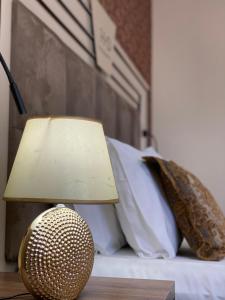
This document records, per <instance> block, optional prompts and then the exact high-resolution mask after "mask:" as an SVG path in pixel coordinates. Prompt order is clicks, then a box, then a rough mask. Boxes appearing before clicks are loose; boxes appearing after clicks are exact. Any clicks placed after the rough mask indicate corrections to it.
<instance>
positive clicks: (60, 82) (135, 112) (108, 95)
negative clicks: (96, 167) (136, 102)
mask: <svg viewBox="0 0 225 300" xmlns="http://www.w3.org/2000/svg"><path fill="white" fill-rule="evenodd" d="M12 20H13V22H12V48H11V70H12V73H13V74H14V77H15V79H16V81H17V83H18V86H19V87H20V89H21V93H22V95H23V98H24V99H25V105H26V108H27V111H28V114H27V115H25V116H21V115H19V114H18V112H17V110H16V107H15V105H14V102H13V100H12V99H11V100H10V120H9V155H8V173H9V172H10V170H11V167H12V163H13V161H14V158H15V155H16V151H17V148H18V145H19V142H20V138H21V135H22V132H23V129H24V126H25V122H26V120H27V119H28V118H29V117H32V116H38V115H72V116H82V117H89V118H94V119H98V120H101V121H102V123H103V127H104V131H105V134H106V135H107V136H110V137H113V138H117V139H119V140H121V141H124V142H126V143H129V144H131V145H133V146H136V147H139V146H140V134H141V130H140V106H139V107H138V108H137V107H136V108H135V107H134V106H133V105H130V104H129V103H128V102H127V101H125V99H124V97H123V96H122V95H121V94H120V93H118V92H117V91H115V89H114V88H113V87H112V86H111V85H110V84H109V83H108V82H107V80H106V78H105V76H104V75H103V73H102V72H101V71H100V70H98V69H97V68H96V67H93V66H90V65H89V64H87V63H86V62H85V61H84V60H83V59H81V58H80V57H79V56H78V55H77V54H75V53H74V52H73V51H71V49H70V48H69V47H67V46H66V45H65V44H64V43H63V42H62V41H61V40H60V39H59V38H58V37H57V36H56V35H55V33H54V32H52V31H51V30H50V29H49V28H48V27H47V26H46V24H44V23H43V22H42V21H41V20H40V19H38V18H37V17H36V16H35V15H34V14H33V13H31V12H30V11H29V10H28V9H27V8H26V7H25V6H23V5H22V4H21V3H20V2H18V1H15V2H14V3H13V7H12ZM34 37H35V38H34ZM31 41H32V42H31ZM49 207H50V205H46V204H27V203H26V204H24V203H19V204H17V203H7V208H6V249H5V253H6V260H7V261H10V262H15V261H17V256H18V249H19V245H20V242H21V239H22V237H23V235H24V233H25V232H26V228H27V226H28V225H29V224H30V223H31V222H32V220H33V219H34V218H35V217H36V216H37V215H38V214H40V213H41V212H42V211H43V210H45V209H47V208H49Z"/></svg>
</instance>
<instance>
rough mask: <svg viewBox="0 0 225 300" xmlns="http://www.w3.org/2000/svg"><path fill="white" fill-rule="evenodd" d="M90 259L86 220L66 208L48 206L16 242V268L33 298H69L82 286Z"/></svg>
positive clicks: (51, 299) (57, 299)
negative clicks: (17, 248)
mask: <svg viewBox="0 0 225 300" xmlns="http://www.w3.org/2000/svg"><path fill="white" fill-rule="evenodd" d="M93 261H94V244H93V239H92V235H91V232H90V230H89V228H88V225H87V224H86V222H85V221H84V220H83V219H82V218H81V217H80V216H79V215H78V214H77V213H76V212H75V211H73V210H71V209H69V208H51V209H49V210H47V211H45V212H44V213H42V214H41V215H39V216H38V217H37V218H36V219H35V220H34V221H33V223H32V224H31V226H30V227H29V229H28V231H27V234H26V235H25V237H24V239H23V241H22V244H21V246H20V253H19V270H20V274H21V277H22V280H23V281H24V284H25V286H26V288H27V289H28V291H29V292H30V293H31V294H32V295H33V296H34V297H35V298H39V299H49V300H59V299H64V300H72V299H76V298H77V297H78V295H79V293H80V292H81V290H82V289H83V288H84V286H85V284H86V282H87V280H88V278H89V276H90V274H91V271H92V267H93Z"/></svg>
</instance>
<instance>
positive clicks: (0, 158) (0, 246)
mask: <svg viewBox="0 0 225 300" xmlns="http://www.w3.org/2000/svg"><path fill="white" fill-rule="evenodd" d="M7 2H8V3H9V2H10V1H7ZM8 3H6V2H5V1H1V2H0V5H1V9H0V12H1V15H0V51H1V53H2V54H3V55H4V58H5V60H6V62H7V63H8V64H9V62H10V55H9V53H10V51H9V49H10V41H9V39H8V36H9V32H10V29H11V25H10V22H9V20H10V9H9V6H8ZM6 28H7V30H6ZM0 91H1V94H0V107H1V109H0V271H7V270H11V266H9V265H6V263H5V254H4V252H5V251H4V249H5V203H4V202H3V201H2V194H3V191H4V188H5V184H6V174H7V153H8V111H9V89H8V83H7V79H6V76H5V74H4V71H2V68H1V67H0Z"/></svg>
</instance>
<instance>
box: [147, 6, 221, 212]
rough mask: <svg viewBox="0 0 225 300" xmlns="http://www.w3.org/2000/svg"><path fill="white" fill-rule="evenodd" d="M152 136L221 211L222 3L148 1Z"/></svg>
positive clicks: (161, 148)
mask: <svg viewBox="0 0 225 300" xmlns="http://www.w3.org/2000/svg"><path fill="white" fill-rule="evenodd" d="M152 12H153V18H152V26H153V33H152V34H153V39H152V43H153V49H152V51H153V59H152V98H153V132H154V134H155V135H156V136H157V138H158V141H159V149H160V151H161V153H162V155H164V156H165V157H168V158H172V159H174V160H176V161H177V162H178V163H180V164H182V165H183V166H184V167H186V168H187V169H189V170H190V171H192V172H194V173H195V174H196V175H197V176H198V177H199V178H200V179H201V180H202V181H203V182H204V183H205V184H206V186H208V188H209V189H210V190H211V192H212V193H213V195H214V196H215V198H216V199H217V200H218V201H219V203H220V206H221V207H222V208H223V211H224V212H225V184H224V178H225V155H224V153H225V139H224V134H225V34H224V32H225V31H224V28H225V1H224V0H214V1H212V0H170V1H164V0H153V7H152Z"/></svg>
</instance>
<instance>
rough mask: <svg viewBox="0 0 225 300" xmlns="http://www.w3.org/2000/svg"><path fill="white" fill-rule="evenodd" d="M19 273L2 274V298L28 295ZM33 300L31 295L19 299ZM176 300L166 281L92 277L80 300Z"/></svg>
mask: <svg viewBox="0 0 225 300" xmlns="http://www.w3.org/2000/svg"><path fill="white" fill-rule="evenodd" d="M26 292H27V290H26V288H25V287H24V285H23V283H22V282H21V280H20V277H19V275H18V274H17V273H0V298H2V297H9V296H13V295H15V294H20V293H26ZM16 299H18V300H31V299H33V297H32V296H31V295H26V296H21V297H17V298H16ZM128 299H131V300H174V299H175V291H174V282H173V281H164V280H147V279H124V278H107V277H91V278H90V279H89V281H88V283H87V285H86V286H85V288H84V290H83V291H82V293H81V294H80V297H79V300H128Z"/></svg>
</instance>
